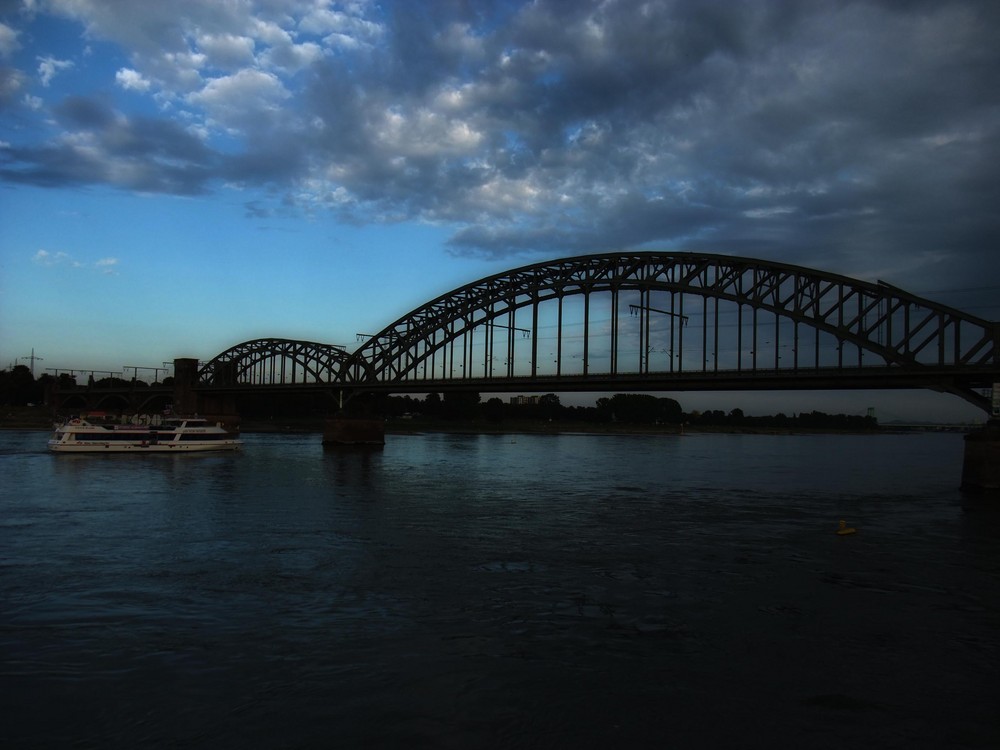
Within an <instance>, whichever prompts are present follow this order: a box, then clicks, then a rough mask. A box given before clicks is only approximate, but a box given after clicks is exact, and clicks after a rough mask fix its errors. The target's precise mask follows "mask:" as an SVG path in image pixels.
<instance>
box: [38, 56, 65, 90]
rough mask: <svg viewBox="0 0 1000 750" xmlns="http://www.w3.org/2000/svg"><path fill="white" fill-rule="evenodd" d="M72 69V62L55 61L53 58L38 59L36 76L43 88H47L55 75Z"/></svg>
mask: <svg viewBox="0 0 1000 750" xmlns="http://www.w3.org/2000/svg"><path fill="white" fill-rule="evenodd" d="M72 67H73V61H72V60H57V59H56V58H54V57H39V58H38V75H39V76H40V77H41V79H42V85H43V86H48V85H49V84H50V83H51V82H52V79H53V78H55V76H56V74H57V73H59V72H61V71H63V70H69V69H70V68H72Z"/></svg>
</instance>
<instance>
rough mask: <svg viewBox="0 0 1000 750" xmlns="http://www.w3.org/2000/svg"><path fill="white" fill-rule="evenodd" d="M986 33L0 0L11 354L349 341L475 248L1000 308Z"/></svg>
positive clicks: (708, 8)
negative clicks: (746, 270) (768, 269)
mask: <svg viewBox="0 0 1000 750" xmlns="http://www.w3.org/2000/svg"><path fill="white" fill-rule="evenodd" d="M998 30H1000V6H998V5H997V4H996V3H994V2H974V1H972V0H969V1H967V2H926V3H925V2H908V3H899V2H888V1H886V2H876V1H874V0H870V1H867V2H866V1H863V0H859V1H858V2H833V1H831V2H809V3H795V2H787V0H758V1H756V2H684V1H676V2H666V1H664V2H655V1H653V2H642V3H640V2H610V1H605V2H596V1H587V0H579V1H578V2H556V1H551V0H550V1H546V0H538V1H536V2H458V1H457V0H456V1H455V2H427V3H414V2H393V1H392V0H385V1H382V2H368V1H366V0H357V1H356V2H332V1H331V0H258V1H256V2H255V1H251V0H232V1H231V2H225V3H223V2H208V1H205V0H175V1H174V2H171V3H145V2H134V1H132V0H30V1H23V2H12V1H10V0H0V367H9V366H10V364H11V363H13V362H22V361H23V360H22V359H21V358H22V357H24V356H26V355H28V354H29V353H30V351H31V349H32V348H34V349H35V351H36V353H37V354H39V355H40V356H42V357H44V362H42V363H38V364H37V365H36V372H37V370H39V369H41V368H42V367H62V368H70V367H75V368H95V369H111V370H120V369H121V368H122V366H123V365H148V366H156V365H159V364H160V363H161V361H163V360H170V359H173V358H174V357H178V356H191V357H198V358H201V359H208V358H210V357H212V356H214V355H215V354H218V353H219V352H221V351H223V350H224V349H226V348H228V347H230V346H232V345H234V344H237V343H239V342H241V341H245V340H248V339H253V338H259V337H265V336H278V337H285V338H300V339H308V340H314V341H322V342H327V343H337V344H345V345H347V346H349V347H353V346H354V345H355V340H354V338H355V333H357V332H370V333H373V332H375V331H377V330H380V329H381V328H383V327H384V326H385V325H387V324H389V323H391V322H392V321H393V320H395V319H396V318H398V317H400V316H401V315H403V314H404V313H406V312H408V311H409V310H412V309H414V308H416V307H418V306H419V305H421V304H422V303H423V302H426V301H429V300H430V299H432V298H434V297H436V296H438V295H439V294H442V293H444V292H446V291H448V290H450V289H453V288H455V287H458V286H460V285H463V284H465V283H467V282H471V281H474V280H475V279H478V278H481V277H483V276H485V275H488V274H492V273H498V272H501V271H504V270H506V269H509V268H514V267H516V266H520V265H524V264H526V263H531V262H535V261H542V260H550V259H554V258H559V257H564V256H570V255H579V254H585V253H599V252H602V251H609V250H623V249H663V250H689V251H696V252H697V251H704V252H716V253H726V254H733V255H744V256H749V257H756V258H761V259H764V260H773V261H781V262H788V263H796V264H800V265H804V266H808V267H813V268H818V269H823V270H827V271H833V272H836V273H841V274H845V275H848V276H853V277H857V278H861V279H866V280H875V279H884V280H886V281H889V282H890V283H892V284H894V285H896V286H899V287H902V288H904V289H907V290H909V291H912V292H914V293H917V294H922V295H925V296H927V297H929V298H931V299H934V300H936V301H939V302H943V303H945V304H949V305H953V306H955V307H958V308H960V309H963V310H967V311H969V312H972V313H974V314H976V315H979V316H980V317H984V318H987V319H991V320H996V319H998V318H1000V303H998V301H997V300H998V291H1000V283H998V282H997V278H998V272H1000V257H998V254H997V247H998V240H1000V212H998V211H997V206H998V205H1000V191H998V178H997V172H996V164H998V163H1000V154H998V150H1000V88H998V87H997V85H996V81H997V77H998V74H1000V52H998V48H997V45H996V33H997V31H998ZM588 398H589V397H588ZM678 398H679V400H680V401H681V403H682V405H683V406H684V407H685V408H689V409H690V408H723V409H729V408H733V407H735V406H741V407H743V408H744V409H745V410H746V411H748V412H751V413H754V412H767V411H777V410H783V411H788V412H791V411H798V410H801V409H809V408H825V409H830V410H843V411H849V412H853V413H857V412H863V410H864V408H866V407H867V406H876V407H877V408H879V409H880V410H881V412H882V413H884V414H886V415H887V416H889V417H892V416H896V417H900V418H911V417H912V418H919V417H920V416H922V415H929V416H932V417H936V418H947V417H949V416H955V417H957V418H961V417H974V416H977V414H978V413H977V412H976V411H975V410H972V409H971V408H969V407H966V406H965V405H964V404H963V403H962V402H961V401H959V400H958V399H956V398H954V397H951V396H941V395H934V394H924V395H920V396H919V397H918V398H915V397H914V394H886V393H842V394H796V395H794V396H787V395H784V394H760V395H758V394H754V395H750V394H723V395H719V394H682V395H680V396H679V397H678ZM572 400H573V397H566V398H565V399H564V401H567V402H569V401H572ZM748 407H749V408H748Z"/></svg>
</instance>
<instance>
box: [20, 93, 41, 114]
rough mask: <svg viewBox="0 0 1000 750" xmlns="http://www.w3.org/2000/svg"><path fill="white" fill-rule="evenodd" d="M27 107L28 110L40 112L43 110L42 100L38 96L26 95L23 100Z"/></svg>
mask: <svg viewBox="0 0 1000 750" xmlns="http://www.w3.org/2000/svg"><path fill="white" fill-rule="evenodd" d="M21 101H22V103H23V104H24V106H25V107H27V108H28V109H33V110H35V111H38V110H40V109H41V108H42V104H43V102H42V100H41V99H40V98H39V97H37V96H32V95H31V94H25V95H24V99H22V100H21Z"/></svg>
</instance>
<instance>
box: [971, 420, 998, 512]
mask: <svg viewBox="0 0 1000 750" xmlns="http://www.w3.org/2000/svg"><path fill="white" fill-rule="evenodd" d="M962 489H963V490H965V491H967V492H975V493H990V494H994V493H995V494H996V495H997V496H998V498H1000V420H996V419H991V420H990V421H989V422H987V424H986V426H985V427H984V428H983V429H981V430H977V431H975V432H970V433H969V434H968V435H966V436H965V459H964V461H963V463H962Z"/></svg>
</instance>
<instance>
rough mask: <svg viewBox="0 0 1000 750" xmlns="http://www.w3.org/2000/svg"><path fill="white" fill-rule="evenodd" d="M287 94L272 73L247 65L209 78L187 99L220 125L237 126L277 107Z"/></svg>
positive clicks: (288, 94)
mask: <svg viewBox="0 0 1000 750" xmlns="http://www.w3.org/2000/svg"><path fill="white" fill-rule="evenodd" d="M290 96H291V94H290V93H289V91H288V90H287V89H286V88H285V87H284V85H283V84H282V83H281V80H280V79H279V78H278V77H277V76H276V75H274V74H272V73H265V72H263V71H260V70H249V69H248V70H241V71H239V72H238V73H236V74H234V75H231V76H224V77H222V78H215V79H213V80H211V81H209V82H208V83H207V84H205V87H204V88H203V89H202V90H201V91H198V92H196V93H194V94H191V95H190V96H189V97H188V101H189V102H191V103H192V104H195V105H197V106H200V107H202V108H204V110H205V111H206V112H207V113H208V115H209V117H211V118H212V119H213V120H215V121H217V122H219V123H222V124H223V125H224V126H226V127H231V128H241V127H243V126H246V125H250V124H252V123H254V121H255V118H258V117H259V116H261V115H264V114H267V113H269V112H273V111H275V110H277V108H278V106H279V104H280V103H281V102H282V101H284V100H286V99H288V98H289V97H290Z"/></svg>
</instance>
